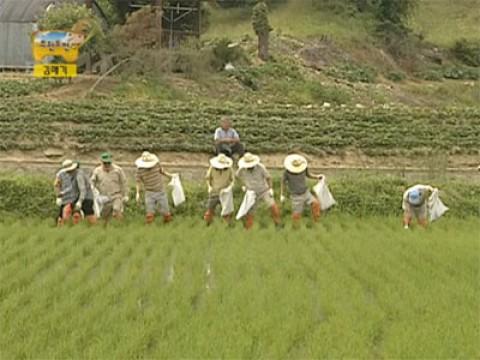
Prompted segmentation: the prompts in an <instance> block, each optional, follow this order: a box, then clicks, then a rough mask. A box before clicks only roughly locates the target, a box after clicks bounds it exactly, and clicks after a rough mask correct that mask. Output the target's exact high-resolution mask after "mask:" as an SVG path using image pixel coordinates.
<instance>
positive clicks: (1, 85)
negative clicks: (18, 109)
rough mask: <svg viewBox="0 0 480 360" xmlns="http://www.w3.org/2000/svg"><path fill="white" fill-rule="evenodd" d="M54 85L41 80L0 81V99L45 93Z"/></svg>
mask: <svg viewBox="0 0 480 360" xmlns="http://www.w3.org/2000/svg"><path fill="white" fill-rule="evenodd" d="M53 86H54V83H52V82H48V81H41V80H8V79H7V80H4V79H1V80H0V99H6V98H12V97H22V96H27V95H32V94H38V93H41V92H45V91H47V90H49V89H50V88H52V87H53Z"/></svg>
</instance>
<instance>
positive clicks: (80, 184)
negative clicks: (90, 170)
mask: <svg viewBox="0 0 480 360" xmlns="http://www.w3.org/2000/svg"><path fill="white" fill-rule="evenodd" d="M75 180H76V185H77V188H78V194H79V195H78V200H79V201H83V200H85V199H86V200H93V190H92V184H91V183H90V179H89V177H88V176H87V174H85V172H84V171H83V170H80V169H79V170H77V172H76V174H75Z"/></svg>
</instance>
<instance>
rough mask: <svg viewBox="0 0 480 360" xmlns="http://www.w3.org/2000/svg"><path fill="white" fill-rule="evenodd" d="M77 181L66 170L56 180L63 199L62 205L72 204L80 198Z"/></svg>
mask: <svg viewBox="0 0 480 360" xmlns="http://www.w3.org/2000/svg"><path fill="white" fill-rule="evenodd" d="M74 181H75V179H74V178H73V176H72V175H71V174H70V173H68V172H67V171H65V170H60V171H59V172H58V173H57V175H56V178H55V186H56V187H57V189H58V190H59V197H61V198H62V205H66V204H71V203H73V202H75V201H76V200H77V198H78V190H77V188H76V187H75V186H74Z"/></svg>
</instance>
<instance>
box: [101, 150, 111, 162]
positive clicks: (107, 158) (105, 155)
mask: <svg viewBox="0 0 480 360" xmlns="http://www.w3.org/2000/svg"><path fill="white" fill-rule="evenodd" d="M100 160H102V162H104V163H111V162H112V154H110V153H109V152H104V153H103V154H102V155H100Z"/></svg>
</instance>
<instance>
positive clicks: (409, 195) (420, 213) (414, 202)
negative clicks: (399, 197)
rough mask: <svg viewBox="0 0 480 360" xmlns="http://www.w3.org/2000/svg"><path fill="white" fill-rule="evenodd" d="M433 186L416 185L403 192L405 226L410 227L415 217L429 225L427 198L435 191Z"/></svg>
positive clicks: (424, 225) (422, 224)
mask: <svg viewBox="0 0 480 360" xmlns="http://www.w3.org/2000/svg"><path fill="white" fill-rule="evenodd" d="M433 190H434V189H433V187H431V186H429V185H415V186H412V187H411V188H409V189H407V191H405V192H404V193H403V203H402V209H403V211H404V213H403V226H404V228H405V229H408V228H409V226H410V224H411V222H412V219H413V217H415V218H416V219H417V220H418V223H419V224H420V225H421V226H423V227H427V224H428V220H427V215H428V211H427V200H428V198H429V196H430V195H431V193H432V192H433Z"/></svg>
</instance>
